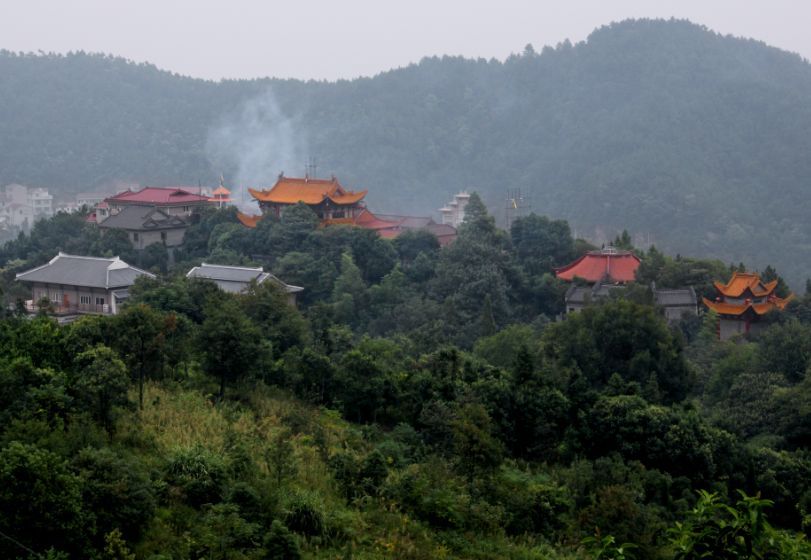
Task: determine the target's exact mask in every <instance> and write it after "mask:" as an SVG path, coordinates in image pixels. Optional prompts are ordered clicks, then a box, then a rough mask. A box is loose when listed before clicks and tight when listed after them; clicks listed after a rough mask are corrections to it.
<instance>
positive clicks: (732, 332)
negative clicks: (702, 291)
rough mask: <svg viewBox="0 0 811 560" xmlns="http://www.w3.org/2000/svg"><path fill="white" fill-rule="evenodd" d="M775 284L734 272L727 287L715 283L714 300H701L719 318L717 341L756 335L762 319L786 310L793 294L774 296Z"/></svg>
mask: <svg viewBox="0 0 811 560" xmlns="http://www.w3.org/2000/svg"><path fill="white" fill-rule="evenodd" d="M777 283H778V281H777V280H772V281H771V282H764V281H763V280H762V279H761V278H760V275H758V274H755V273H751V272H734V273H733V274H732V278H731V279H730V280H729V282H727V283H726V284H722V283H721V282H715V283H714V285H715V289H716V291H717V292H718V294H717V296H716V297H715V299H714V300H711V299H708V298H703V299H704V305H706V306H707V307H708V308H709V309H711V310H712V311H715V312H716V313H717V314H718V338H719V339H720V340H728V339H730V338H732V337H733V336H736V335H742V334H756V333H757V332H758V331H759V330H761V329H762V328H763V326H764V324H763V323H762V322H761V321H760V320H761V318H762V317H763V316H764V315H766V314H767V313H769V312H771V311H775V310H778V311H782V310H783V309H785V307H786V305H787V304H788V302H789V301H790V300H791V298H793V297H794V294H789V295H788V297H786V298H781V297H778V296H777V294H775V289H776V288H777Z"/></svg>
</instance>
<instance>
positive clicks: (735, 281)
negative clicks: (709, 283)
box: [714, 271, 777, 298]
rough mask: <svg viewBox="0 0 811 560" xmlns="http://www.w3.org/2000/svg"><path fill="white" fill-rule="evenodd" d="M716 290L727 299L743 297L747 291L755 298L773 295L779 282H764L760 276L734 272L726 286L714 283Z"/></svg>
mask: <svg viewBox="0 0 811 560" xmlns="http://www.w3.org/2000/svg"><path fill="white" fill-rule="evenodd" d="M714 285H715V289H716V290H718V292H719V293H721V294H723V295H724V296H725V297H733V298H737V297H741V296H742V295H744V294H745V293H746V292H747V291H749V293H751V294H752V295H753V296H755V297H762V296H767V295H769V294H771V293H772V292H773V291H774V289H775V288H776V287H777V280H772V281H771V282H763V281H762V280H761V279H760V276H759V275H758V274H755V273H752V272H737V271H736V272H733V273H732V278H730V280H729V282H727V283H726V284H722V283H721V282H714Z"/></svg>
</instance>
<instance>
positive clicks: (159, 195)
mask: <svg viewBox="0 0 811 560" xmlns="http://www.w3.org/2000/svg"><path fill="white" fill-rule="evenodd" d="M107 201H108V202H115V203H119V204H120V203H124V204H152V205H155V204H158V205H179V204H190V203H191V204H194V203H201V202H209V201H210V199H209V198H208V197H207V196H201V195H199V194H194V193H190V192H189V191H187V190H185V189H183V188H180V187H144V188H143V189H141V190H140V191H132V190H130V189H127V190H125V191H123V192H120V193H118V194H117V195H115V196H111V197H110V198H108V199H107Z"/></svg>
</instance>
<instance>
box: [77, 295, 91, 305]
mask: <svg viewBox="0 0 811 560" xmlns="http://www.w3.org/2000/svg"><path fill="white" fill-rule="evenodd" d="M79 303H81V304H82V305H90V296H79Z"/></svg>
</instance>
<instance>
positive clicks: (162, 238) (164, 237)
mask: <svg viewBox="0 0 811 560" xmlns="http://www.w3.org/2000/svg"><path fill="white" fill-rule="evenodd" d="M161 241H163V242H164V243H166V232H165V231H162V232H161Z"/></svg>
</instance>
